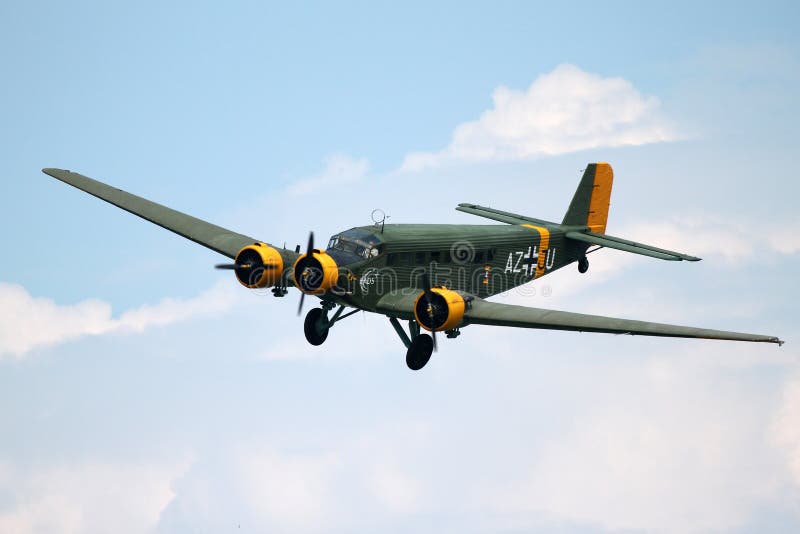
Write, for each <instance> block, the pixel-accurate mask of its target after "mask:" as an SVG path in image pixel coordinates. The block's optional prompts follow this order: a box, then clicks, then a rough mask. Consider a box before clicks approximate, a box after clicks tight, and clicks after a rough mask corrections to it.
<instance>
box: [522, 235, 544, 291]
mask: <svg viewBox="0 0 800 534" xmlns="http://www.w3.org/2000/svg"><path fill="white" fill-rule="evenodd" d="M522 226H524V227H525V228H531V229H533V230H536V231H537V232H539V256H538V257H537V258H536V273H535V274H534V276H533V277H534V278H539V277H540V276H542V275H543V274H544V262H545V259H546V258H547V249H548V248H549V247H550V230H548V229H547V228H545V227H544V226H534V225H532V224H523V225H522Z"/></svg>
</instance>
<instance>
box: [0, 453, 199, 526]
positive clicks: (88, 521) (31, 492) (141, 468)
mask: <svg viewBox="0 0 800 534" xmlns="http://www.w3.org/2000/svg"><path fill="white" fill-rule="evenodd" d="M185 469H186V466H185V465H183V464H181V465H174V466H162V465H142V464H138V463H137V464H133V463H132V464H122V463H103V462H91V463H83V464H77V465H69V466H60V467H49V468H38V469H34V470H33V471H31V472H22V471H20V470H19V469H16V468H14V467H11V466H8V465H4V464H0V490H2V492H3V493H4V494H5V495H6V496H8V497H10V498H11V500H12V503H13V504H11V505H10V506H4V507H3V509H2V510H0V532H13V533H15V534H27V533H34V532H35V533H49V532H54V533H55V532H58V533H67V534H70V533H75V534H77V533H81V534H93V533H97V534H100V533H106V532H119V533H127V532H130V533H140V532H146V531H148V530H150V529H152V528H153V527H155V526H156V525H157V523H158V521H159V517H160V516H161V513H162V511H163V510H164V509H165V508H166V507H167V505H168V504H169V503H170V501H171V500H172V498H173V497H174V496H175V495H174V493H173V491H172V487H171V486H172V482H173V481H174V480H175V479H176V478H177V477H179V476H180V475H181V473H182V472H183V471H185Z"/></svg>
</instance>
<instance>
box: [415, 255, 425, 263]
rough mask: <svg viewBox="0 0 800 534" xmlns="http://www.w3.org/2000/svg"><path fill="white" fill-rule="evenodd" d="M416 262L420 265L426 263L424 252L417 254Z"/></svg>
mask: <svg viewBox="0 0 800 534" xmlns="http://www.w3.org/2000/svg"><path fill="white" fill-rule="evenodd" d="M416 262H417V264H418V265H422V264H423V263H425V253H424V252H417V257H416Z"/></svg>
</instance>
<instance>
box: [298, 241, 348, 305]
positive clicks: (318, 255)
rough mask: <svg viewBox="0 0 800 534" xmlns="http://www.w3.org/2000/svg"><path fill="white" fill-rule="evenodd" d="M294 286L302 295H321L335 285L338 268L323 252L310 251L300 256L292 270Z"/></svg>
mask: <svg viewBox="0 0 800 534" xmlns="http://www.w3.org/2000/svg"><path fill="white" fill-rule="evenodd" d="M292 273H293V274H294V285H295V286H297V289H299V290H300V291H302V292H303V293H306V294H309V295H321V294H323V293H325V292H327V291H328V290H329V289H331V288H332V287H334V286H335V285H336V281H337V280H338V278H339V266H338V265H336V261H334V259H333V258H332V257H331V256H330V255H329V254H328V253H327V252H325V251H321V250H317V249H311V252H310V253H309V252H307V253H305V254H301V255H300V257H299V258H297V261H295V262H294V268H293V269H292Z"/></svg>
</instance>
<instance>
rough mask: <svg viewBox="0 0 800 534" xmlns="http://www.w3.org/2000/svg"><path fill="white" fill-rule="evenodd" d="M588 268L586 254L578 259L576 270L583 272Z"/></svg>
mask: <svg viewBox="0 0 800 534" xmlns="http://www.w3.org/2000/svg"><path fill="white" fill-rule="evenodd" d="M588 270H589V258H587V257H586V256H584V257H582V258H581V259H579V260H578V272H579V273H581V274H583V273H585V272H586V271H588Z"/></svg>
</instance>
